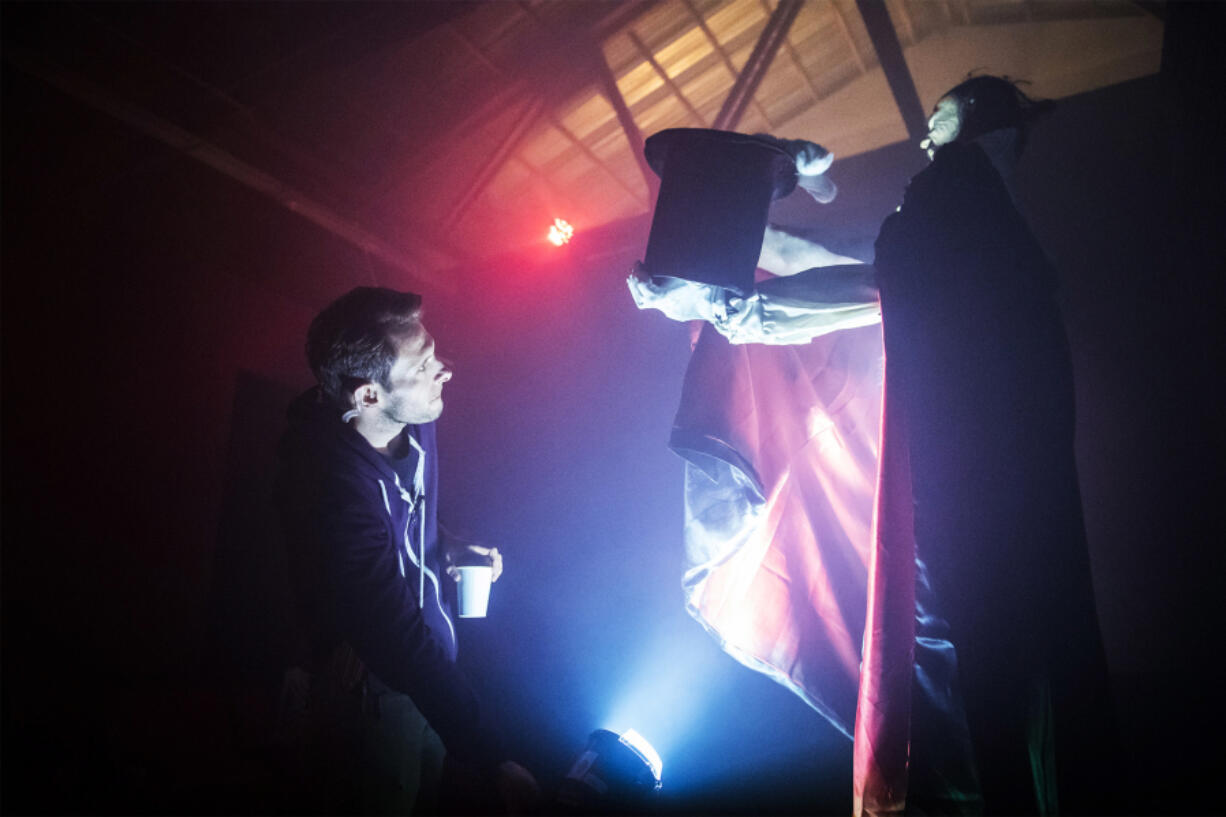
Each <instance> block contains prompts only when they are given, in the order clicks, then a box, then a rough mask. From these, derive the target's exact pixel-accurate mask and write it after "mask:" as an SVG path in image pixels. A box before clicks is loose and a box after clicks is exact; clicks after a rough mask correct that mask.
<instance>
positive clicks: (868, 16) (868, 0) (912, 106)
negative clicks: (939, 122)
mask: <svg viewBox="0 0 1226 817" xmlns="http://www.w3.org/2000/svg"><path fill="white" fill-rule="evenodd" d="M856 8H858V9H859V10H860V17H861V19H863V20H864V27H865V28H866V29H868V37H869V39H870V40H872V43H873V48H874V49H876V51H877V62H878V64H880V65H881V70H882V71H883V72H884V73H885V78H886V82H888V83H889V85H890V93H892V94H893V95H894V102H895V104H896V105H898V112H899V113H900V114H902V121H903V124H905V125H906V127H907V135H908V136H909V137H910V138H911V139H912V140H914V141H916V142H918V141H919V140H921V139H923V138H924V136H925V135H926V134H927V133H928V117H926V116H925V115H924V106H923V105H922V104H921V103H920V98H919V92H918V91H917V90H916V89H915V79H914V78H913V77H912V76H911V69H910V68H908V67H907V59H906V57H904V56H903V53H902V45H901V44H900V43H899V42H898V32H897V31H896V30H895V28H894V23H893V21H891V20H890V12H889V10H888V9H887V8H886V6H885V1H884V0H856Z"/></svg>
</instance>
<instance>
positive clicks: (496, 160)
mask: <svg viewBox="0 0 1226 817" xmlns="http://www.w3.org/2000/svg"><path fill="white" fill-rule="evenodd" d="M544 104H545V103H544V102H543V101H542V100H541V99H539V98H538V99H533V100H532V101H531V102H530V103H529V104H528V110H527V111H525V112H524V114H523V116H521V117H520V118H519V119H518V121H516V123H515V126H514V127H513V128H511V130H510V132H508V133H507V135H506V137H505V138H504V139H503V140H502V142H501V143H500V144H499V145H498V147H497V148H495V150H494V153H493V155H492V156H491V157H490V159H489V161H487V162H485V164H483V165H482V166H481V169H480V170H479V171H478V172H477V176H476V178H474V179H473V180H472V182H471V183H470V184H469V185H468V188H467V189H466V190H465V191H464V194H463V195H462V196H460V199H459V201H457V202H456V203H455V204H453V205H452V207H451V209H450V210H448V211H447V215H446V216H445V217H444V218H443V222H442V227H443V229H444V230H449V229H451V228H452V227H453V226H455V224H456V222H458V221H459V220H460V219H461V218H463V217H464V214H465V213H466V212H468V208H469V207H471V206H472V203H473V202H474V201H476V199H477V196H479V195H481V191H483V190H484V189H485V188H486V186H487V185H488V184H489V183H490V181H491V180H493V178H494V175H495V174H496V173H497V172H498V170H499V168H501V167H502V165H503V163H505V162H506V160H507V159H508V158H510V156H511V155H512V154H513V153H514V152H515V150H516V149H517V148H518V147H519V146H520V144H521V143H522V142H523V140H524V137H525V136H526V135H527V134H528V132H529V131H530V130H532V127H533V126H534V125H536V123H537V121H539V119H540V115H541V110H542V108H544Z"/></svg>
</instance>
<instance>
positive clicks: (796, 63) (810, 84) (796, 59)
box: [761, 0, 822, 102]
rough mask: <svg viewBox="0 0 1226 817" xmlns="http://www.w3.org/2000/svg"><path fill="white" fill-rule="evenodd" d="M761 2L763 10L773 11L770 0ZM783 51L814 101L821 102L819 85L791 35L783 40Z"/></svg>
mask: <svg viewBox="0 0 1226 817" xmlns="http://www.w3.org/2000/svg"><path fill="white" fill-rule="evenodd" d="M761 2H762V8H764V9H766V11H767V12H768V13H769V12H771V11H773V9H772V8H771V4H770V0H761ZM783 50H784V51H786V52H787V54H788V59H789V60H790V61H791V63H792V66H793V67H794V68H795V69H796V73H797V74H799V75H800V78H801V79H802V80H803V81H804V83H805V87H806V88H808V89H809V93H810V94H811V95H812V97H813V101H814V102H821V101H822V93H821V91H819V90H818V89H817V83H816V82H814V81H813V77H811V76H809V72H808V71H806V70H805V66H804V63H802V62H801V61H800V54H798V53H797V51H796V47H795V46H794V45H792V39H791V35H790V34H789V36H787V37H784V38H783Z"/></svg>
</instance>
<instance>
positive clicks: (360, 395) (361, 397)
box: [353, 383, 379, 409]
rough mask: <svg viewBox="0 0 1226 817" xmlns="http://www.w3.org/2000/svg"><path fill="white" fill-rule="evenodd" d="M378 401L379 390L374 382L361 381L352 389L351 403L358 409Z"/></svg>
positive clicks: (368, 406)
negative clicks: (361, 382)
mask: <svg viewBox="0 0 1226 817" xmlns="http://www.w3.org/2000/svg"><path fill="white" fill-rule="evenodd" d="M378 402H379V390H378V389H376V388H375V384H374V383H363V384H362V385H360V386H358V387H357V388H356V389H354V390H353V405H354V407H355V408H358V409H366V408H370V407H371V406H374V405H376V404H377V403H378Z"/></svg>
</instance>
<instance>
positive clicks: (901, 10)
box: [891, 0, 917, 45]
mask: <svg viewBox="0 0 1226 817" xmlns="http://www.w3.org/2000/svg"><path fill="white" fill-rule="evenodd" d="M892 5H893V7H894V8H895V9H897V11H898V19H900V20H901V21H902V27H903V29H904V30H905V31H906V34H907V37H906V40H907V43H908V44H909V45H914V44H915V43H916V42H917V39H916V36H915V22H914V21H913V20H912V19H911V15H910V14H909V13H908V12H907V4H906V0H898V2H895V3H893V4H892ZM892 16H893V15H891V17H892ZM894 31H895V32H896V33H897V31H898V26H894Z"/></svg>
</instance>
